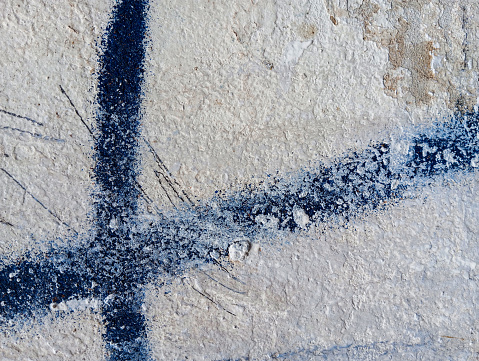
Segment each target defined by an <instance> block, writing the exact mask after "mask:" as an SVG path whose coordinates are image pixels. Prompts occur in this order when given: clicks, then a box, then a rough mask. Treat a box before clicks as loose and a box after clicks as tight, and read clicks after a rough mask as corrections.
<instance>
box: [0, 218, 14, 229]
mask: <svg viewBox="0 0 479 361" xmlns="http://www.w3.org/2000/svg"><path fill="white" fill-rule="evenodd" d="M0 223H1V224H5V225H7V226H10V227H14V225H13V224H12V223H10V222H8V221H6V220H4V219H3V218H0Z"/></svg>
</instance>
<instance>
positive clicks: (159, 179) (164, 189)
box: [154, 169, 176, 209]
mask: <svg viewBox="0 0 479 361" xmlns="http://www.w3.org/2000/svg"><path fill="white" fill-rule="evenodd" d="M154 172H155V175H156V178H158V183H159V184H160V187H161V189H163V191H164V192H165V194H166V196H167V197H168V200H169V201H170V203H171V204H172V205H173V207H174V208H175V209H176V204H175V203H174V202H173V200H172V199H171V197H170V195H169V194H168V191H167V190H166V188H165V186H163V183H162V182H161V177H160V174H161V173H159V172H158V171H157V170H156V169H155V170H154Z"/></svg>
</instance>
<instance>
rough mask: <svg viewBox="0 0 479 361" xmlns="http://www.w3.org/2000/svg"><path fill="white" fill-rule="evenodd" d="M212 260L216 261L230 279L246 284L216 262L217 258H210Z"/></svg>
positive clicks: (217, 263) (218, 263)
mask: <svg viewBox="0 0 479 361" xmlns="http://www.w3.org/2000/svg"><path fill="white" fill-rule="evenodd" d="M212 260H213V262H214V263H216V265H217V266H218V267H219V268H221V269H222V270H223V271H224V272H226V273H227V274H228V275H229V276H230V277H231V278H232V279H234V280H235V281H237V282H239V283H242V284H244V285H246V283H244V282H243V281H241V280H240V279H239V278H238V277H235V276H234V275H233V274H232V273H231V272H230V271H228V270H227V269H226V268H225V267H224V266H223V265H222V264H221V263H220V262H218V260H216V259H214V258H212Z"/></svg>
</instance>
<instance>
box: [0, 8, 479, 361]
mask: <svg viewBox="0 0 479 361" xmlns="http://www.w3.org/2000/svg"><path fill="white" fill-rule="evenodd" d="M141 11H144V9H143V8H141ZM114 27H115V23H114V22H113V23H112V25H111V26H110V31H111V29H112V28H114ZM135 74H137V78H136V79H137V80H138V84H141V73H140V74H138V73H135ZM114 89H115V88H114ZM135 89H137V90H139V89H140V87H139V86H138V87H135ZM112 109H117V111H120V110H121V112H120V115H122V114H123V113H122V112H123V111H124V112H125V114H129V116H128V117H127V116H126V115H125V116H124V117H123V118H122V117H120V116H113V115H110V113H108V112H107V111H106V110H104V112H103V113H102V114H103V115H102V117H99V128H100V129H101V127H100V126H101V125H102V124H103V123H102V122H105V120H104V119H110V121H111V122H112V123H114V122H120V120H121V119H123V120H125V122H126V119H127V118H128V119H131V120H132V121H133V122H134V124H132V125H131V126H130V127H128V126H127V125H126V124H120V125H121V127H122V128H121V130H118V131H119V132H120V131H126V132H128V133H129V134H137V133H138V124H137V123H136V121H137V119H138V116H139V115H138V114H139V110H138V107H136V108H135V107H134V108H131V107H127V108H125V107H121V106H118V107H117V108H115V107H114V106H113V107H112ZM103 117H104V118H103ZM120 125H119V126H120ZM104 127H105V128H106V129H107V130H106V132H114V131H115V130H114V128H115V126H114V125H112V124H110V125H104ZM124 129H127V130H124ZM412 134H413V135H412V136H410V137H404V139H402V140H400V142H402V143H404V144H406V143H407V147H406V149H408V151H406V152H405V153H400V152H398V151H397V148H398V147H397V144H395V143H394V142H391V143H389V144H388V143H381V144H377V145H372V146H370V147H367V148H366V149H364V150H363V151H351V152H350V153H348V154H346V155H344V156H342V157H340V158H338V159H336V160H334V161H332V162H331V163H330V164H329V165H323V166H321V167H319V168H317V169H316V170H304V171H299V172H297V173H294V174H290V175H287V176H285V177H283V178H279V177H276V178H274V179H272V180H271V179H269V180H268V181H265V182H264V183H263V184H262V185H260V186H255V187H253V186H249V187H246V188H245V189H243V190H240V191H235V192H232V191H229V192H224V193H219V194H218V195H217V196H216V197H214V198H213V199H210V200H209V201H204V202H203V203H202V204H201V205H199V206H196V207H185V208H183V209H180V210H176V211H174V212H170V213H164V214H160V215H158V216H157V218H156V219H154V220H151V219H150V220H148V221H146V220H145V219H142V218H141V216H139V215H138V214H137V212H138V211H137V207H138V205H137V202H136V198H137V195H138V193H137V191H131V190H132V189H134V188H135V187H134V185H133V183H134V181H135V179H136V178H135V172H133V171H132V172H130V171H127V170H126V168H128V166H127V165H125V164H124V161H127V162H130V163H129V164H130V165H129V166H130V167H131V168H132V169H133V170H134V169H135V167H137V164H136V160H135V159H136V158H135V157H136V152H137V149H136V148H137V145H136V143H135V142H134V141H124V140H123V139H124V138H123V137H118V138H116V137H115V139H111V138H106V137H105V138H104V143H105V144H103V147H104V148H108V147H109V146H112V145H115V147H116V150H117V151H118V152H119V154H117V153H116V152H115V151H113V150H109V151H108V152H106V154H107V155H106V157H109V154H113V157H114V159H115V161H116V164H110V163H109V160H108V159H103V158H102V157H101V156H100V155H101V154H102V153H100V152H99V155H98V159H97V162H98V163H102V164H101V165H98V166H97V168H96V175H97V181H98V185H99V188H100V192H99V193H98V195H97V201H96V217H97V219H98V223H97V224H96V227H95V229H94V230H93V236H91V239H92V240H91V241H88V240H84V241H82V242H80V243H82V244H84V246H80V247H77V248H71V249H68V250H66V249H56V250H55V249H54V250H51V251H50V252H47V253H46V254H45V255H44V256H43V257H39V256H37V257H35V258H33V259H29V258H28V256H25V259H26V260H22V259H20V260H18V261H17V262H7V261H3V264H2V265H3V268H2V269H1V271H0V287H1V291H2V292H1V293H0V297H1V299H0V304H1V306H0V309H1V317H2V322H5V321H7V320H9V319H14V318H15V317H16V316H22V315H23V316H30V315H32V314H33V312H34V311H35V310H45V309H46V308H47V306H48V305H50V304H51V303H52V302H59V301H62V300H69V299H73V298H82V297H97V298H100V299H101V300H102V301H103V310H102V314H103V316H104V319H105V324H106V332H105V334H104V339H105V341H106V343H107V348H108V351H109V354H110V356H109V357H110V360H148V359H150V358H149V356H148V354H149V350H148V345H147V342H146V340H147V336H146V328H145V318H144V316H143V314H142V313H141V305H142V302H143V292H144V290H143V286H144V285H145V284H147V283H149V282H160V281H159V279H165V276H177V275H180V274H181V273H182V272H184V271H185V270H187V269H188V268H190V267H197V266H201V265H203V264H205V263H209V262H215V263H216V262H221V261H222V260H223V259H224V256H225V255H226V254H227V252H228V247H229V246H230V245H231V244H233V243H235V242H238V240H244V239H248V240H249V241H251V242H254V241H256V240H258V239H265V238H271V237H278V236H280V235H282V234H288V233H289V232H296V231H300V230H302V229H306V228H308V227H309V226H310V225H314V224H320V223H324V222H325V223H328V224H331V223H333V224H334V222H335V221H336V220H338V219H341V220H343V221H344V220H346V221H347V220H348V219H351V218H353V217H357V216H361V215H362V214H364V213H367V212H369V211H373V210H375V209H381V207H383V206H384V205H385V204H394V203H395V202H398V201H400V199H401V198H402V197H404V195H405V193H406V191H410V190H414V189H416V188H418V187H423V186H425V185H428V184H431V183H432V182H434V181H435V180H437V179H438V177H439V176H441V177H442V176H444V175H447V174H449V175H450V176H453V175H454V174H455V173H457V172H470V171H473V170H475V168H476V167H477V166H478V165H479V140H478V139H479V117H478V114H477V113H466V114H458V115H456V116H455V117H453V118H451V119H450V120H449V121H446V122H441V123H437V124H436V125H435V126H432V127H430V128H427V129H423V130H419V131H415V132H412ZM112 135H113V134H112ZM125 142H126V143H125ZM125 144H128V145H129V146H128V147H127V146H126V145H125ZM404 144H402V146H403V148H404ZM96 146H97V148H98V147H102V145H101V143H100V142H98V143H97V145H96ZM124 147H126V149H123V148H124ZM121 154H124V155H125V158H124V159H123V158H122V156H121ZM125 159H126V160H125ZM108 172H120V173H119V174H121V176H120V175H115V176H114V177H113V176H112V177H108ZM115 179H117V180H118V181H115V182H113V181H112V180H115ZM128 187H131V189H127V188H128ZM131 195H133V196H134V198H135V199H130V197H131ZM110 202H111V204H110ZM118 204H123V206H122V207H119V206H118Z"/></svg>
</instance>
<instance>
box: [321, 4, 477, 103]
mask: <svg viewBox="0 0 479 361" xmlns="http://www.w3.org/2000/svg"><path fill="white" fill-rule="evenodd" d="M324 1H325V4H326V8H327V10H328V12H329V13H330V16H331V17H332V18H335V19H336V18H338V17H339V16H343V17H349V18H353V19H356V20H359V21H360V23H361V24H362V27H363V39H364V40H365V41H373V42H375V43H376V44H377V45H378V46H379V47H382V48H385V49H387V51H388V60H389V62H388V66H387V69H386V72H385V73H384V75H383V84H384V92H385V94H386V95H388V96H391V97H394V98H396V99H398V100H400V101H404V102H405V103H406V104H410V103H413V104H415V105H416V106H421V105H429V104H431V103H432V102H433V101H434V100H435V99H436V98H437V96H438V95H439V94H441V93H442V94H444V93H447V96H448V99H446V101H447V103H448V106H449V108H451V109H454V110H461V111H463V110H470V109H471V108H472V107H473V106H474V105H475V104H476V99H477V95H478V94H477V91H476V89H474V88H473V87H471V86H470V87H468V88H466V89H464V87H462V86H461V83H467V81H468V77H470V78H471V77H474V76H475V73H474V71H476V70H478V69H474V68H473V69H466V65H465V63H466V62H465V61H464V60H463V59H464V58H467V56H469V57H471V55H468V54H470V53H471V51H470V50H469V53H468V54H466V51H467V49H469V48H471V46H470V44H468V42H467V41H466V40H467V39H464V38H465V37H467V32H468V31H469V32H470V33H473V32H474V31H475V30H476V29H473V28H470V29H469V28H468V26H469V27H471V26H472V24H475V23H477V21H469V22H468V21H467V19H468V17H469V16H475V15H474V14H475V13H476V11H475V10H479V5H477V4H476V3H474V1H473V0H464V1H463V2H462V3H461V4H459V3H456V2H449V1H444V0H432V1H430V0H390V1H388V2H387V3H386V4H385V5H384V4H383V5H382V7H381V5H380V3H379V2H376V0H363V1H362V2H361V4H360V5H359V6H358V7H356V8H355V9H350V8H348V7H346V8H341V6H340V4H341V1H339V0H324ZM338 4H339V5H338ZM346 4H347V2H346ZM476 7H477V8H478V9H476ZM431 8H432V9H435V11H436V13H431V11H430V10H431ZM385 19H386V20H387V21H386V26H385V25H384V24H385ZM461 21H462V30H461V24H460V22H461ZM451 34H452V35H451ZM462 53H464V54H462ZM435 56H437V57H438V59H439V63H437V64H436V66H438V69H434V65H433V60H434V57H435ZM473 65H474V64H473ZM475 67H476V68H477V66H475ZM476 78H477V76H476ZM458 108H460V109H458Z"/></svg>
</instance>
